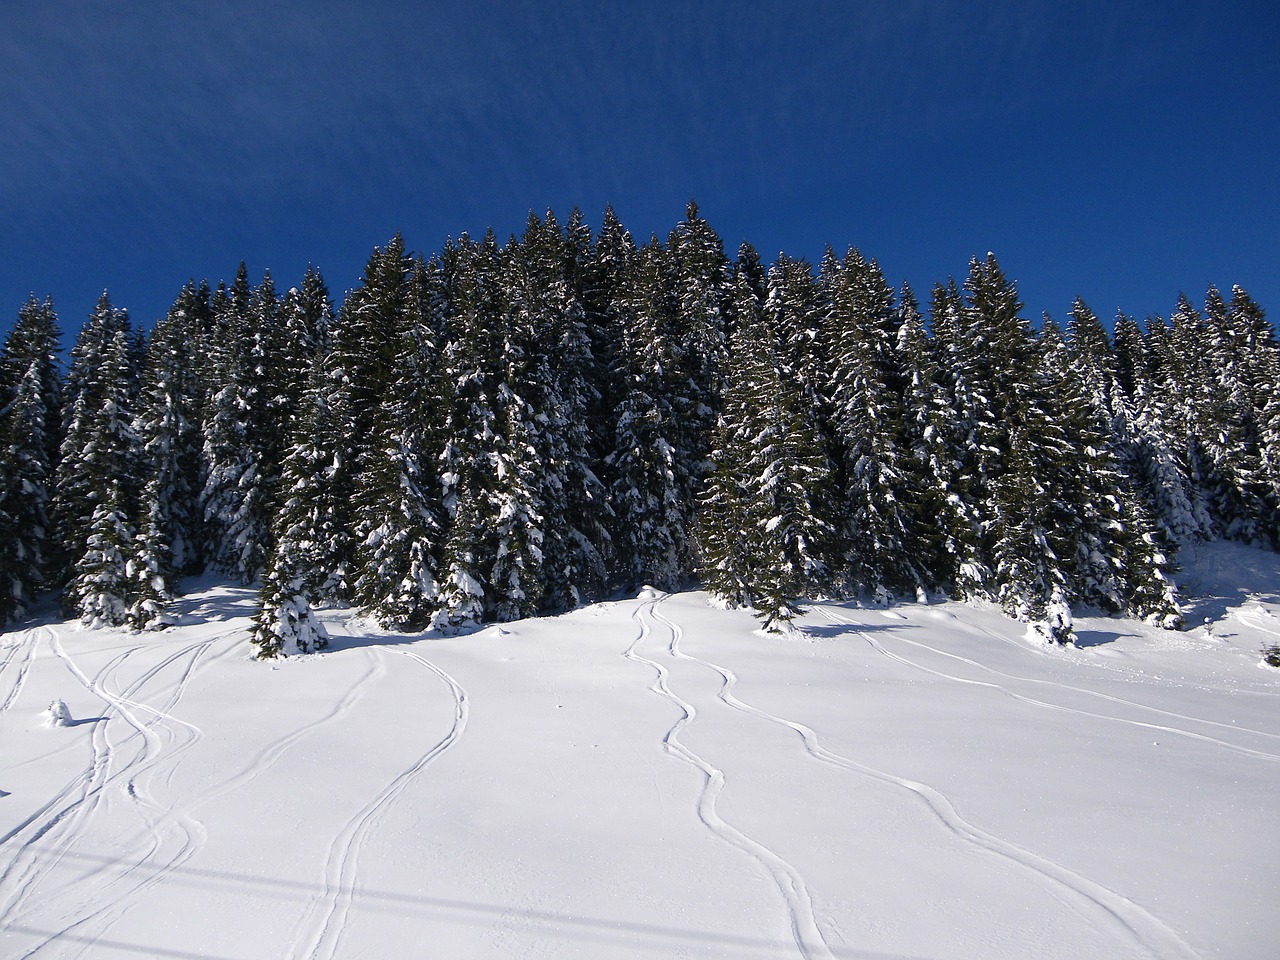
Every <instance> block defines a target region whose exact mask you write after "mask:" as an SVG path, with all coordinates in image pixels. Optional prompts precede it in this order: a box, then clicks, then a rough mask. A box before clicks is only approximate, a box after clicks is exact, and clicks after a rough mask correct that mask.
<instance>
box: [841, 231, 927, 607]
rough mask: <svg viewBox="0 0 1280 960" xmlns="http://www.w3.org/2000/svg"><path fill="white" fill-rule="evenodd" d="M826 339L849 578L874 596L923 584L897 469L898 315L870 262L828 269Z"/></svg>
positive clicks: (900, 433) (857, 257)
mask: <svg viewBox="0 0 1280 960" xmlns="http://www.w3.org/2000/svg"><path fill="white" fill-rule="evenodd" d="M826 275H827V277H826V284H825V286H826V287H827V290H828V296H829V298H830V299H829V301H828V305H827V308H826V309H827V316H826V328H827V334H826V339H827V340H828V342H829V343H830V347H829V349H830V350H831V352H832V362H831V365H830V371H831V372H830V379H829V384H828V385H827V386H826V392H827V394H828V396H829V397H830V398H831V407H832V423H833V428H834V433H835V437H836V439H837V442H838V449H839V455H840V457H841V458H842V461H843V462H842V463H841V470H840V474H839V476H840V480H841V487H842V489H841V496H840V498H839V499H840V501H841V503H842V504H843V505H844V510H845V516H844V518H843V523H844V527H845V529H844V531H843V540H844V542H845V543H846V544H847V545H848V552H849V570H848V573H847V579H848V580H849V582H850V583H851V584H853V585H854V588H855V589H861V590H867V591H871V592H874V593H876V594H878V595H886V594H900V593H902V592H904V591H908V590H910V591H914V590H915V589H916V588H918V587H921V586H922V585H923V582H924V579H925V577H924V573H923V571H922V570H920V569H919V568H918V566H917V564H916V549H915V544H914V540H915V535H914V533H913V531H912V529H911V516H910V511H911V505H910V503H909V502H907V501H906V500H905V499H904V496H903V495H904V493H905V492H906V488H907V480H906V467H905V465H904V463H903V460H904V457H905V455H906V451H905V450H904V446H903V444H904V434H905V430H906V415H905V411H904V409H903V391H904V385H905V383H906V379H907V378H906V375H905V372H904V370H903V368H902V365H901V361H900V360H899V358H898V355H897V340H898V332H899V327H900V319H899V314H898V312H897V310H896V309H895V305H894V294H893V290H892V289H891V288H890V287H889V285H888V284H887V283H886V282H885V279H884V275H883V274H882V273H881V272H880V268H879V266H878V265H877V264H876V262H875V261H874V260H872V261H868V260H866V259H864V258H863V257H862V255H861V254H860V253H859V252H858V251H856V250H850V251H849V253H848V254H847V255H846V256H845V258H844V261H843V263H841V264H839V265H838V266H835V267H828V268H827V271H826Z"/></svg>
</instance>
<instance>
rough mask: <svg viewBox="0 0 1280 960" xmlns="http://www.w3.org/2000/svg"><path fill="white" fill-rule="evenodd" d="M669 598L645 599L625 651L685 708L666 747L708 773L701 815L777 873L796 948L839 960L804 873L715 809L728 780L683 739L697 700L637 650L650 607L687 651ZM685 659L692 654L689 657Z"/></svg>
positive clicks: (808, 956) (673, 646)
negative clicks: (662, 608)
mask: <svg viewBox="0 0 1280 960" xmlns="http://www.w3.org/2000/svg"><path fill="white" fill-rule="evenodd" d="M665 599H666V596H665V595H664V596H662V597H659V598H657V599H654V600H651V601H648V602H647V603H642V604H641V605H640V606H638V607H637V608H636V611H635V613H634V614H633V615H632V619H633V620H634V621H635V622H636V623H637V624H638V625H639V628H640V630H639V634H638V636H637V637H636V639H635V640H634V641H633V642H632V644H631V646H629V647H628V648H627V649H626V650H625V651H624V652H623V656H624V657H626V658H627V659H628V660H631V661H633V662H635V663H642V664H644V665H645V666H647V667H649V668H650V669H652V670H653V671H654V672H655V673H656V674H657V679H656V680H655V681H654V682H653V683H652V684H650V686H649V689H650V690H652V691H653V692H654V693H656V694H658V695H659V696H661V697H663V698H665V699H666V700H668V701H670V702H671V703H672V704H673V705H674V706H675V707H676V708H677V709H678V710H679V711H680V713H681V717H680V719H679V720H677V721H676V722H675V724H674V725H673V726H672V727H671V729H670V730H668V731H667V733H666V736H664V737H663V739H662V745H663V748H664V749H665V750H666V752H667V753H669V754H671V755H672V756H673V757H676V758H677V759H679V760H682V761H684V762H685V763H687V764H689V765H690V766H692V767H694V768H695V769H696V770H698V771H699V772H701V774H702V776H703V784H702V791H701V793H700V794H699V796H698V803H697V810H698V819H699V820H701V821H702V822H703V824H705V825H706V827H707V829H709V830H710V831H711V832H712V833H713V834H714V835H715V836H717V837H719V838H720V839H721V840H723V841H724V842H725V843H727V844H729V845H730V846H732V847H735V848H736V849H738V850H740V851H741V852H743V853H745V854H746V855H747V856H749V857H751V858H752V859H753V860H755V861H757V862H758V863H759V864H760V865H761V867H763V868H764V869H765V870H766V871H767V872H768V873H769V874H770V876H771V877H772V878H773V882H774V883H775V884H776V885H777V887H778V891H779V893H781V895H782V898H783V901H784V902H785V906H786V909H787V912H788V913H789V915H790V921H791V933H792V936H793V937H794V938H795V942H796V947H797V948H799V950H800V954H801V956H803V957H804V958H805V960H816V958H822V960H834V954H833V953H832V952H831V948H830V947H829V946H828V945H827V942H826V939H825V938H824V937H823V935H822V931H821V930H819V929H818V922H817V918H816V917H815V916H814V912H813V901H812V899H811V898H810V896H809V891H808V888H807V887H805V884H804V880H803V879H802V878H801V876H800V874H799V873H798V872H797V871H796V869H795V868H794V867H793V866H791V864H789V863H787V862H786V861H785V860H783V859H782V858H781V857H780V856H778V855H777V854H776V853H774V852H773V851H772V850H770V849H769V848H768V847H766V846H765V845H764V844H762V843H759V842H758V841H756V840H753V839H751V838H750V837H748V836H746V835H745V834H744V833H742V832H741V831H739V830H738V829H736V828H735V827H733V826H731V825H730V824H728V823H726V822H725V821H724V820H723V819H721V818H720V816H719V814H718V813H717V812H716V801H717V799H718V797H719V796H720V793H721V791H722V790H723V789H724V785H725V777H724V773H723V772H722V771H720V770H718V769H716V768H715V767H713V766H712V765H711V764H710V763H708V762H707V761H706V760H704V759H703V758H702V757H700V756H699V755H698V754H696V753H694V752H693V751H692V750H690V749H689V748H688V747H686V746H685V745H684V744H683V743H681V742H680V733H681V731H682V730H684V728H685V727H686V726H688V725H689V724H690V723H691V722H692V721H693V719H694V718H695V717H696V716H697V715H698V712H697V710H696V709H695V708H694V706H693V704H691V703H688V702H686V701H685V700H682V699H681V698H680V697H678V696H676V695H675V694H674V693H673V692H672V691H671V688H670V686H669V685H668V683H667V680H668V678H669V677H670V673H669V671H668V670H667V668H666V667H664V666H662V664H660V663H657V662H655V661H653V660H650V659H649V658H648V657H645V656H642V655H641V654H640V653H638V652H637V651H638V649H639V647H640V645H641V644H642V643H644V642H645V641H646V640H647V639H649V637H650V636H651V634H652V630H651V628H650V627H649V623H648V621H647V620H646V619H645V618H644V616H643V613H644V612H645V611H648V613H649V614H650V616H652V617H653V619H654V620H656V621H659V622H661V623H663V624H664V625H666V626H667V627H668V629H670V630H671V633H672V637H671V643H670V645H669V647H668V651H669V652H670V653H671V654H672V655H673V656H675V657H677V658H679V657H682V656H683V655H682V654H680V652H679V649H678V645H679V640H680V632H679V628H678V627H676V626H675V625H674V624H673V623H671V621H670V620H668V619H666V618H665V617H663V616H662V615H661V614H660V613H659V612H658V610H657V607H658V604H659V603H661V602H662V601H663V600H665ZM684 659H691V658H687V657H686V658H684Z"/></svg>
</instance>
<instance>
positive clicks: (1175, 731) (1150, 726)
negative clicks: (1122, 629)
mask: <svg viewBox="0 0 1280 960" xmlns="http://www.w3.org/2000/svg"><path fill="white" fill-rule="evenodd" d="M822 613H823V615H824V616H825V617H826V618H827V619H828V620H830V621H831V622H832V623H838V624H843V625H844V626H848V627H852V628H854V631H855V632H856V633H857V634H858V636H860V637H862V639H864V640H865V641H867V643H869V644H870V645H871V646H872V648H873V649H874V650H875V651H876V652H877V653H879V654H881V655H882V656H885V657H888V658H889V659H890V660H895V661H897V662H898V663H901V664H904V665H905V666H908V667H912V668H913V669H916V670H921V671H923V672H925V673H928V674H931V675H932V676H935V677H940V678H941V679H944V680H950V681H952V682H954V683H962V684H968V685H971V686H977V687H987V688H988V689H991V690H998V691H1000V692H1001V693H1003V694H1005V695H1006V696H1008V697H1012V698H1013V699H1014V700H1018V701H1021V702H1022V703H1028V704H1032V705H1033V706H1037V707H1044V708H1045V709H1048V710H1057V711H1060V712H1062V713H1073V714H1076V715H1077V716H1081V717H1089V718H1090V719H1093V720H1107V721H1111V722H1113V723H1123V724H1128V725H1130V726H1135V727H1141V728H1143V729H1147V730H1155V731H1157V732H1158V733H1168V734H1172V735H1174V736H1180V737H1187V738H1189V739H1191V740H1199V741H1200V742H1202V743H1211V744H1214V745H1215V746H1219V747H1224V748H1226V749H1228V750H1232V751H1235V752H1236V753H1242V754H1244V755H1245V756H1248V757H1253V758H1255V759H1258V760H1267V761H1270V762H1272V763H1280V755H1277V754H1274V753H1267V752H1265V751H1263V750H1254V749H1252V748H1251V747H1242V746H1240V745H1239V744H1235V743H1229V742H1228V741H1226V740H1219V739H1218V738H1217V737H1209V736H1206V735H1204V734H1202V733H1195V732H1194V731H1192V730H1184V729H1183V728H1181V727H1171V726H1168V725H1166V724H1161V723H1148V722H1147V721H1145V720H1131V719H1129V718H1128V717H1117V716H1113V715H1112V714H1108V713H1094V712H1093V711H1091V710H1081V709H1080V708H1078V707H1067V706H1063V705H1062V704H1058V703H1050V702H1048V701H1046V700H1037V699H1036V698H1035V697H1028V696H1027V695H1025V694H1022V693H1017V692H1016V691H1013V690H1010V689H1009V688H1008V687H1005V686H1003V685H1002V684H999V683H992V682H990V681H987V680H974V679H972V678H970V677H958V676H955V675H954V674H950V673H946V672H945V671H942V670H935V669H933V668H932V667H926V666H925V665H924V664H921V663H916V662H915V661H914V660H910V659H908V658H907V657H904V656H901V655H899V654H896V653H893V652H892V651H890V650H887V649H885V647H884V645H883V644H881V643H880V642H879V641H878V640H876V639H875V638H874V637H872V636H871V635H870V634H867V633H864V632H863V631H861V630H859V629H858V627H859V626H861V625H860V624H858V623H857V622H855V621H853V620H848V619H846V618H844V617H840V616H837V615H835V614H833V613H831V612H830V611H828V610H823V611H822ZM895 639H897V640H899V641H901V642H902V643H905V644H909V645H911V646H913V647H918V648H921V649H924V650H928V651H930V652H932V653H936V654H938V655H940V656H943V657H949V658H950V659H952V660H958V661H960V662H961V663H966V664H968V665H970V666H972V667H975V668H976V669H979V670H983V671H985V672H987V673H990V674H992V675H993V676H997V677H1003V678H1004V679H1006V680H1014V681H1017V682H1020V683H1035V684H1043V685H1045V686H1050V687H1057V688H1059V689H1062V690H1069V691H1071V692H1073V693H1080V694H1088V695H1090V696H1094V697H1098V698H1099V699H1102V700H1108V701H1110V702H1112V703H1118V704H1123V705H1125V706H1129V707H1133V708H1135V709H1138V710H1146V711H1149V712H1151V713H1158V714H1161V715H1163V716H1166V717H1173V718H1175V719H1178V720H1186V721H1188V722H1190V723H1203V724H1205V725H1206V726H1214V727H1223V728H1225V729H1228V730H1233V731H1237V732H1241V733H1251V734H1254V735H1255V736H1259V737H1268V738H1271V739H1280V737H1278V736H1277V735H1276V734H1274V733H1265V732H1263V731H1261V730H1253V729H1250V728H1248V727H1239V726H1235V725H1234V724H1229V723H1222V722H1220V721H1217V720H1204V719H1201V718H1200V717H1191V716H1187V715H1185V714H1181V713H1173V712H1171V711H1168V710H1161V709H1160V708H1158V707H1148V706H1146V705H1144V704H1141V703H1135V702H1134V701H1132V700H1125V699H1124V698H1123V697H1115V696H1111V695H1110V694H1106V693H1100V692H1098V691H1095V690H1086V689H1083V688H1080V687H1073V686H1071V685H1070V684H1065V683H1059V682H1057V681H1054V680H1037V679H1035V678H1033V677H1016V676H1013V675H1012V674H1007V673H1001V672H1000V671H999V670H995V669H993V668H991V667H988V666H986V665H984V664H981V663H978V662H977V661H976V660H970V659H968V658H967V657H961V656H959V655H957V654H953V653H948V652H946V651H945V650H939V649H937V648H936V647H931V646H929V645H928V644H927V643H921V642H920V641H918V640H910V639H908V638H906V637H896V638H895Z"/></svg>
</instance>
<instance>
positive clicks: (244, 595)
mask: <svg viewBox="0 0 1280 960" xmlns="http://www.w3.org/2000/svg"><path fill="white" fill-rule="evenodd" d="M181 588H182V593H181V594H179V596H178V597H177V598H176V599H175V600H174V601H173V603H172V604H171V605H170V607H169V610H168V613H169V617H170V620H171V621H172V625H173V626H175V627H190V626H198V625H200V624H202V623H214V622H217V621H219V620H235V619H237V618H240V617H251V616H253V614H254V612H255V611H256V610H257V608H258V588H257V586H248V587H245V586H238V585H235V584H229V583H227V582H226V581H225V580H221V579H219V578H217V577H209V576H206V577H192V578H188V579H186V580H184V581H182V584H181Z"/></svg>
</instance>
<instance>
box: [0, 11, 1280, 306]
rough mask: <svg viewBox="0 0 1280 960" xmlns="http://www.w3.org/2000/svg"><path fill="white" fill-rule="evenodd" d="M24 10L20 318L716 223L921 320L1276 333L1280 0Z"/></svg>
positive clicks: (6, 156)
mask: <svg viewBox="0 0 1280 960" xmlns="http://www.w3.org/2000/svg"><path fill="white" fill-rule="evenodd" d="M0 4H2V5H3V6H4V8H5V10H4V19H5V28H4V30H3V32H0V131H2V134H0V136H2V139H0V185H2V186H0V228H2V229H3V231H4V239H3V243H2V245H0V322H4V323H7V322H9V321H10V320H11V319H12V317H13V315H14V314H16V312H17V309H18V307H19V306H20V305H21V303H22V302H23V301H24V300H25V299H26V296H27V294H28V293H29V292H34V293H36V294H37V295H38V296H41V297H43V296H45V295H51V296H52V297H53V298H54V301H55V305H56V307H57V309H58V312H59V314H60V316H61V317H62V322H63V327H64V329H66V330H68V331H70V330H73V329H74V328H75V327H76V326H78V324H79V323H80V321H81V320H82V319H83V317H84V315H85V314H86V313H87V312H88V310H89V309H90V307H91V306H92V305H93V302H94V301H95V300H96V298H97V295H98V293H99V292H101V290H102V289H103V288H107V289H109V290H110V292H111V295H112V299H113V300H114V301H115V303H116V304H117V305H118V306H124V307H127V308H128V309H129V310H130V312H131V314H132V315H133V316H134V318H135V319H136V320H139V321H142V322H144V323H150V322H151V321H152V320H154V319H155V318H156V317H158V316H159V315H161V314H162V313H163V312H164V310H165V308H166V307H167V305H168V303H169V302H170V301H171V300H172V299H173V297H174V296H175V295H176V294H177V292H178V289H179V288H180V286H181V285H182V283H183V282H184V281H185V280H186V279H187V278H188V277H196V278H200V277H207V278H209V279H210V280H211V281H216V280H217V279H220V278H227V279H229V278H231V277H232V276H233V275H234V272H235V269H236V265H237V264H238V263H239V261H240V260H242V259H243V260H245V261H246V262H247V264H248V267H249V271H250V274H251V275H252V276H253V277H255V278H257V277H260V276H261V273H262V270H263V269H264V268H270V269H271V271H272V274H273V276H274V277H275V279H276V282H277V284H278V285H281V286H285V285H289V284H292V283H296V282H297V281H298V280H299V279H300V277H301V275H302V272H303V270H304V269H305V267H306V265H307V264H308V263H309V262H314V263H315V264H316V265H317V266H318V267H319V268H320V269H321V271H322V272H323V273H324V275H325V277H326V279H327V280H328V282H329V285H330V287H331V289H333V290H334V291H335V293H339V294H340V293H341V292H342V291H345V290H346V289H349V288H350V287H352V286H353V285H355V284H356V283H357V282H358V279H359V276H360V271H361V268H362V266H363V263H364V261H365V259H366V258H367V256H368V254H369V252H370V250H371V249H372V248H373V246H374V245H377V244H381V243H384V242H385V241H386V240H387V239H388V238H389V237H390V236H391V235H392V234H393V233H394V232H395V231H396V230H400V231H402V232H403V233H404V236H405V239H406V242H407V243H408V245H409V246H410V247H411V248H412V249H416V250H421V251H425V252H431V251H435V250H438V249H439V248H440V246H441V245H442V243H443V242H444V240H445V239H446V238H447V237H449V236H454V235H457V234H458V233H460V232H462V231H469V232H471V233H473V234H479V233H481V232H483V231H484V229H485V228H486V227H489V226H492V227H493V228H494V229H495V230H496V231H497V232H498V234H499V236H500V237H505V236H506V235H507V234H508V233H511V232H519V230H520V229H521V228H522V226H523V223H524V220H525V219H526V217H527V215H528V212H529V211H530V210H534V211H537V212H542V211H545V210H547V209H552V210H554V211H556V213H557V214H558V215H560V216H561V217H563V215H565V214H567V212H568V210H569V209H570V208H571V207H573V206H575V205H576V206H578V207H580V208H581V209H582V210H583V212H584V213H585V214H586V216H587V219H588V221H589V222H590V223H592V224H593V225H598V223H599V220H600V214H601V212H602V211H603V209H604V206H605V204H606V203H609V202H611V203H612V204H613V205H614V208H615V210H616V211H617V213H618V215H619V217H620V218H621V220H622V221H623V223H624V224H625V225H626V226H628V227H629V228H630V229H631V231H632V233H633V234H635V235H636V236H637V238H638V239H639V238H643V237H647V236H648V235H649V234H650V233H652V232H656V233H658V234H660V235H662V236H665V235H666V233H667V231H668V230H669V229H670V228H671V227H672V226H674V224H675V223H676V222H677V221H678V220H679V219H680V217H681V216H682V214H683V210H684V205H685V202H686V201H687V200H688V199H689V198H690V197H694V198H696V199H697V200H698V203H699V205H700V207H701V209H702V212H703V214H704V215H705V216H706V217H707V218H708V219H709V220H710V222H711V224H712V226H713V227H715V228H716V229H717V230H718V232H719V233H720V235H721V237H722V238H723V239H724V241H725V246H726V249H727V250H728V251H729V253H730V255H732V254H733V253H734V251H736V248H737V246H738V244H739V243H740V242H741V241H742V240H750V241H751V242H752V243H753V244H755V245H756V247H757V248H758V249H759V250H760V251H761V253H762V255H764V256H765V257H767V258H772V257H774V256H776V254H777V253H778V252H779V251H785V252H787V253H788V254H791V255H793V256H802V257H807V258H809V259H811V260H816V259H817V258H818V257H820V256H821V254H822V251H823V249H824V247H825V245H827V244H831V245H832V246H833V247H835V248H836V249H837V251H838V252H843V250H844V249H845V248H847V247H848V246H851V245H852V246H858V247H860V248H861V249H862V251H863V252H864V253H865V254H867V255H868V256H872V257H875V258H877V259H878V260H879V261H880V263H881V265H882V266H883V267H884V269H885V272H886V274H887V275H888V277H889V278H890V280H891V281H893V282H895V283H896V282H900V281H901V280H903V279H907V280H909V281H910V282H911V283H912V285H913V286H914V287H915V288H916V289H917V291H918V292H919V293H920V294H921V295H922V296H925V295H927V291H928V288H929V287H930V286H931V285H932V283H933V282H934V281H936V280H943V279H945V278H946V277H947V276H948V275H951V274H955V275H957V276H960V275H963V274H964V272H965V270H966V265H967V263H968V260H969V258H970V257H971V256H973V255H982V254H985V253H986V251H988V250H992V251H994V252H995V253H996V254H997V256H998V257H999V258H1000V261H1001V263H1002V265H1003V266H1004V268H1005V271H1006V273H1007V274H1009V275H1010V276H1011V277H1013V278H1014V279H1015V280H1016V281H1017V282H1018V284H1019V289H1020V291H1021V293H1022V296H1023V300H1024V301H1025V302H1026V304H1027V310H1026V315H1027V316H1029V317H1032V318H1038V317H1039V314H1040V312H1041V311H1043V310H1048V311H1049V312H1050V313H1051V314H1052V315H1054V316H1055V317H1057V318H1058V319H1060V320H1061V319H1064V317H1065V314H1066V312H1067V309H1068V308H1069V305H1070V302H1071V299H1072V297H1073V296H1075V295H1076V294H1079V295H1081V296H1083V297H1084V298H1085V299H1086V300H1087V301H1088V302H1089V303H1090V304H1091V305H1092V306H1093V307H1094V309H1095V311H1097V312H1098V313H1099V314H1100V315H1102V316H1104V317H1107V318H1109V317H1110V316H1111V314H1113V313H1114V311H1115V309H1116V308H1117V307H1120V308H1122V309H1124V310H1125V311H1126V312H1128V313H1133V314H1136V315H1138V316H1139V317H1142V316H1144V315H1145V314H1147V313H1151V312H1159V313H1162V314H1166V315H1167V313H1168V312H1169V311H1170V310H1171V309H1172V307H1173V305H1174V302H1175V299H1176V296H1177V294H1178V291H1179V290H1186V291H1187V293H1188V294H1190V295H1191V296H1192V297H1193V299H1196V300H1198V299H1200V298H1201V297H1202V295H1203V293H1204V289H1205V287H1206V286H1207V284H1209V283H1211V282H1212V283H1216V284H1218V285H1219V286H1222V287H1228V286H1229V285H1230V284H1232V283H1240V284H1242V285H1243V286H1244V287H1245V288H1246V289H1248V290H1249V291H1250V293H1252V294H1253V296H1254V297H1255V299H1257V300H1258V301H1259V302H1260V303H1261V304H1262V305H1263V307H1264V308H1269V310H1270V312H1271V316H1272V319H1273V320H1274V319H1275V318H1276V317H1277V316H1280V239H1278V238H1280V55H1277V53H1276V51H1277V50H1280V4H1277V3H1275V2H1274V0H1262V2H1255V3H1243V2H1230V0H1221V2H1185V3H1180V2H1167V3H1157V2H1143V3H1138V2H1129V0H1106V2H1096V3H1095V2H1043V3H1029V2H1001V0H993V2H974V0H967V2H963V3H953V2H949V0H918V2H917V0H892V2H852V0H848V2H841V3H804V2H800V3H790V4H782V3H750V2H745V0H738V2H735V3H720V2H697V3H695V2H662V0H650V2H648V3H643V4H640V3H627V4H608V3H598V2H597V3H585V2H584V3H571V2H554V0H545V2H539V3H486V2H483V0H470V2H463V3H453V2H439V3H380V2H377V0H366V2H363V3H354V2H353V3H334V2H325V0H312V2H308V3H302V2H296V3H272V2H269V0H266V2H264V0H256V2H241V0H224V2H219V3H208V2H207V0H200V2H195V3H187V2H180V0H175V2H167V3H154V4H148V3H136V4H120V3H117V2H66V3H24V4H18V3H10V2H9V0H0Z"/></svg>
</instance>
